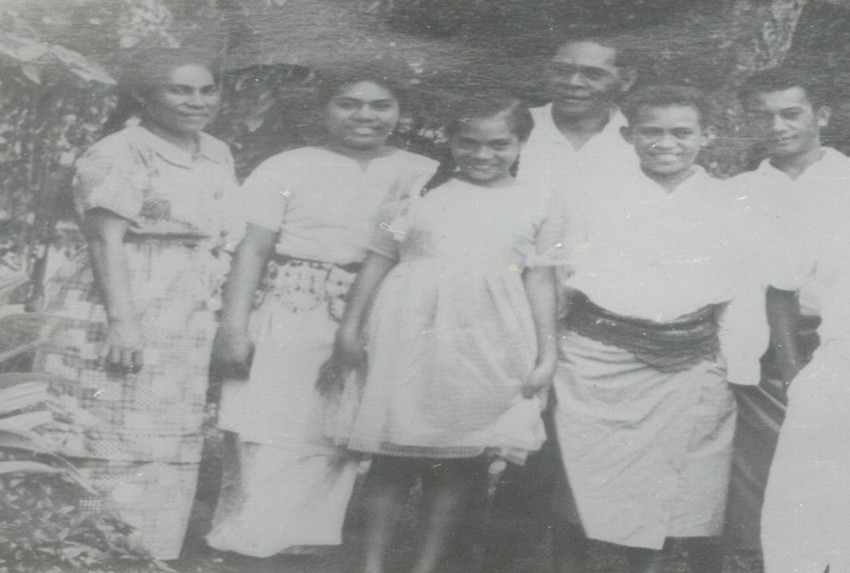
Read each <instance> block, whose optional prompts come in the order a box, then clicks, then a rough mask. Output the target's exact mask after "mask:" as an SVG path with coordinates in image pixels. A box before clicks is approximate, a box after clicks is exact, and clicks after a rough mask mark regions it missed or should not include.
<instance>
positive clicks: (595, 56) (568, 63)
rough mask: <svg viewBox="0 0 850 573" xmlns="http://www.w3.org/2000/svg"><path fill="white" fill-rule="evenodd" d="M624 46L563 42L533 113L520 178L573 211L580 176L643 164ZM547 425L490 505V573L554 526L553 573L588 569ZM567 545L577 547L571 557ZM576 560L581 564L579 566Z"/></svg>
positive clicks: (591, 40) (505, 567)
mask: <svg viewBox="0 0 850 573" xmlns="http://www.w3.org/2000/svg"><path fill="white" fill-rule="evenodd" d="M618 48H619V46H618V43H617V41H616V39H613V38H596V37H574V38H571V39H570V40H568V41H566V42H564V43H563V44H561V45H560V46H559V47H558V49H557V50H556V51H555V53H554V54H553V56H552V58H551V59H550V60H549V62H548V63H547V66H546V72H545V76H544V82H545V87H546V92H547V94H548V96H549V98H550V99H551V103H549V104H547V105H545V106H542V107H538V108H535V109H532V110H531V112H532V115H533V117H534V125H535V127H534V130H533V131H532V133H531V137H530V138H529V140H528V142H527V143H526V144H525V147H524V148H523V151H522V155H521V157H520V165H519V172H518V178H520V179H533V180H534V181H535V182H539V184H540V185H542V186H553V185H556V186H558V188H559V190H563V192H564V193H565V196H566V198H567V202H568V207H569V204H573V205H576V204H578V203H579V202H582V198H581V197H580V196H579V195H578V193H577V192H576V190H577V189H579V188H580V187H583V186H580V185H576V184H575V183H574V182H575V181H576V180H579V181H580V180H582V179H584V178H585V177H586V175H582V173H590V172H591V171H600V172H605V171H611V170H612V169H619V168H621V167H622V166H625V165H629V166H631V165H636V164H637V159H636V157H635V154H634V152H633V151H632V149H631V146H629V145H628V144H627V143H626V142H625V141H623V138H622V136H621V135H620V129H621V128H622V127H623V126H625V125H626V120H625V118H624V117H623V115H622V114H621V113H620V111H619V109H618V108H617V106H616V100H617V99H618V98H619V97H620V96H621V95H623V94H624V93H625V92H626V91H628V90H629V88H631V86H632V85H633V84H634V82H635V79H636V71H635V69H634V68H633V67H632V66H630V65H629V64H628V62H624V61H623V59H624V58H623V57H624V54H623V51H622V50H621V49H618ZM570 210H571V211H572V209H570ZM544 419H545V420H546V422H547V429H548V430H547V433H548V436H549V438H550V439H549V440H548V441H547V443H546V444H545V445H544V446H543V449H542V450H541V451H540V452H538V453H537V454H535V455H533V456H530V457H529V459H528V461H527V462H526V465H525V467H524V468H519V467H516V466H509V467H508V469H507V470H506V471H505V472H504V474H503V476H502V480H501V485H500V487H499V488H498V489H497V493H496V497H495V499H494V500H493V503H492V505H491V519H490V520H489V524H488V527H487V532H486V539H485V545H486V547H485V555H486V557H485V563H484V565H483V570H485V571H488V573H499V572H501V571H511V568H512V563H513V560H514V559H515V558H516V557H518V556H519V555H518V554H519V553H521V552H522V550H523V549H524V548H531V547H536V546H537V545H538V544H539V541H540V540H541V539H542V538H543V536H544V535H545V533H546V531H547V529H548V528H549V527H550V526H551V527H553V528H554V529H555V530H556V531H557V535H556V538H557V539H559V540H561V541H562V542H561V543H557V544H555V546H554V547H553V561H554V570H555V571H558V572H559V573H562V572H563V573H565V572H568V571H577V572H581V571H583V563H581V562H580V561H581V559H582V555H583V554H584V553H585V550H584V547H585V544H586V541H585V540H584V536H583V534H582V533H581V531H580V528H578V527H576V526H574V525H571V524H569V523H567V520H566V519H565V518H564V516H563V514H565V513H571V512H572V509H571V508H570V507H568V505H569V504H568V503H564V501H563V500H564V499H568V498H569V494H568V493H567V492H566V489H567V486H566V477H565V476H564V473H563V469H562V463H561V460H560V454H559V452H558V446H557V443H556V441H555V439H554V429H553V427H552V424H551V412H547V413H546V414H544ZM553 504H554V505H555V507H554V509H553ZM565 545H570V546H571V547H569V551H567V550H566V549H567V548H565V547H564V546H565ZM579 546H580V547H581V549H579V550H576V547H579ZM577 556H578V559H579V561H578V562H573V561H574V560H575V559H576V557H577Z"/></svg>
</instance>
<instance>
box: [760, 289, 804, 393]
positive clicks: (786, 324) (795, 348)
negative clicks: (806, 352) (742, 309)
mask: <svg viewBox="0 0 850 573" xmlns="http://www.w3.org/2000/svg"><path fill="white" fill-rule="evenodd" d="M799 320H800V303H799V302H798V301H797V293H796V292H794V291H787V290H779V289H776V288H773V287H769V288H768V289H767V321H768V324H769V325H770V340H771V342H772V343H773V346H774V348H776V361H777V366H778V367H779V374H780V376H781V377H782V381H783V382H784V383H785V386H786V387H787V386H788V385H789V384H790V383H791V381H792V380H793V379H794V377H795V376H796V375H797V372H799V371H800V367H801V365H802V359H801V357H800V350H799V345H798V340H797V336H798V332H799V328H798V325H799Z"/></svg>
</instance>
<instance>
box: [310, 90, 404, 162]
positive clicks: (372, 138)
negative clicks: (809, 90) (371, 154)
mask: <svg viewBox="0 0 850 573" xmlns="http://www.w3.org/2000/svg"><path fill="white" fill-rule="evenodd" d="M398 114H399V106H398V101H397V100H396V97H395V96H394V95H393V93H392V92H391V91H389V90H388V89H386V88H384V87H382V86H379V85H378V84H375V83H372V82H367V81H363V82H355V83H352V84H348V85H346V86H344V87H343V88H342V89H341V90H340V91H339V92H337V93H336V94H335V95H334V96H333V97H332V98H331V100H330V101H329V102H328V104H327V107H326V108H325V126H326V127H327V129H328V133H329V134H330V137H331V140H332V141H333V143H335V144H336V145H342V146H344V147H349V148H352V149H359V150H366V149H375V148H379V147H381V146H383V145H384V144H385V143H386V141H387V137H389V135H390V133H391V132H392V131H393V130H394V129H395V126H396V124H397V123H398Z"/></svg>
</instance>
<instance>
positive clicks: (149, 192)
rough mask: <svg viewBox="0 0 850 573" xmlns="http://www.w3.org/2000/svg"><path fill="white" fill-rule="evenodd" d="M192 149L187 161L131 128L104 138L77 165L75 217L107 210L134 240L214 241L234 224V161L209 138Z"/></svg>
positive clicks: (176, 150)
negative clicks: (198, 238) (127, 225)
mask: <svg viewBox="0 0 850 573" xmlns="http://www.w3.org/2000/svg"><path fill="white" fill-rule="evenodd" d="M199 143H200V148H199V152H198V154H196V155H195V156H193V155H192V154H190V153H188V152H186V151H184V150H182V149H180V148H178V147H176V146H175V145H173V144H171V143H169V142H167V141H165V140H164V139H162V138H160V137H158V136H157V135H154V134H153V133H151V132H150V131H148V130H147V129H145V128H143V127H141V126H138V125H136V126H131V127H128V128H126V129H124V130H122V131H120V132H117V133H114V134H112V135H109V136H107V137H105V138H104V139H102V140H100V141H99V142H97V143H96V144H94V145H93V146H92V147H91V148H89V149H88V151H86V153H84V154H83V155H82V156H81V157H80V158H79V160H78V161H77V164H76V175H75V178H74V186H73V187H74V202H75V206H76V209H77V211H78V212H79V213H80V215H82V214H84V213H85V212H86V211H89V210H91V209H95V208H100V209H106V210H108V211H111V212H113V213H115V214H117V215H118V216H120V217H123V218H125V219H127V220H128V221H129V222H130V231H131V232H132V233H134V234H136V235H141V236H144V235H173V234H179V235H186V236H204V237H210V236H218V235H220V234H221V233H222V232H223V231H224V230H226V228H227V227H228V226H234V225H236V219H237V218H240V217H239V215H238V214H236V213H237V212H236V210H235V209H234V206H235V205H236V200H235V197H234V191H235V190H236V188H237V183H236V178H235V175H234V168H233V158H232V156H231V154H230V150H229V149H228V147H227V145H226V144H225V143H223V142H222V141H219V140H218V139H215V138H214V137H212V136H210V135H207V134H205V133H201V134H200V139H199ZM231 219H232V221H231Z"/></svg>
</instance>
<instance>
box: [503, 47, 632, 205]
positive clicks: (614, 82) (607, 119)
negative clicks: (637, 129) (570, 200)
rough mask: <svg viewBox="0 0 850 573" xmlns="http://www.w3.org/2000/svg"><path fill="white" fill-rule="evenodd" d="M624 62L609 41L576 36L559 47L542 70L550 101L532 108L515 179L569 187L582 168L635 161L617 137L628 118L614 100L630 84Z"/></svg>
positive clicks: (602, 168) (628, 71) (628, 149)
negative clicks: (531, 124)
mask: <svg viewBox="0 0 850 573" xmlns="http://www.w3.org/2000/svg"><path fill="white" fill-rule="evenodd" d="M622 60H623V54H622V53H619V52H618V50H617V44H616V43H614V42H613V41H612V40H608V39H599V38H584V39H581V38H577V39H572V40H570V41H568V42H565V43H564V44H562V45H561V46H560V47H559V48H558V50H557V51H556V52H555V54H554V55H553V56H552V58H551V59H550V60H549V62H548V63H547V66H546V71H545V79H544V81H545V86H546V92H547V94H548V96H549V97H550V98H551V102H550V103H549V104H547V105H544V106H542V107H538V108H534V109H532V110H531V113H532V116H533V117H534V131H532V133H531V137H530V138H529V139H528V142H527V143H526V144H525V147H524V148H523V151H522V157H521V159H520V168H519V177H521V178H525V177H534V178H536V179H538V180H539V181H540V182H541V184H544V185H552V184H558V185H562V186H565V187H566V189H565V190H566V191H569V187H570V184H569V182H570V179H571V178H572V177H576V176H577V175H576V172H580V171H581V170H583V169H592V170H596V171H604V170H608V169H611V168H613V167H620V166H621V165H633V164H635V162H636V160H635V157H634V153H632V151H631V149H630V148H629V146H628V145H626V144H625V143H624V142H623V139H622V137H620V129H621V128H622V127H623V126H624V125H625V124H626V120H625V118H624V117H623V115H622V114H621V113H620V111H619V110H618V109H617V106H616V100H617V98H618V97H619V96H621V95H623V94H624V93H625V92H627V91H628V90H629V88H631V86H632V85H633V84H634V82H635V79H636V71H635V69H634V68H633V67H631V66H630V65H629V64H628V62H624V61H622ZM562 178H563V179H562Z"/></svg>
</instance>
